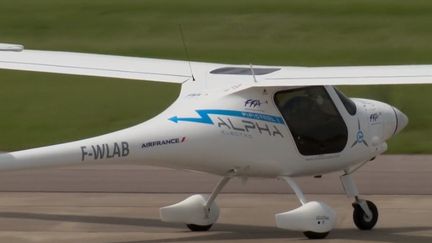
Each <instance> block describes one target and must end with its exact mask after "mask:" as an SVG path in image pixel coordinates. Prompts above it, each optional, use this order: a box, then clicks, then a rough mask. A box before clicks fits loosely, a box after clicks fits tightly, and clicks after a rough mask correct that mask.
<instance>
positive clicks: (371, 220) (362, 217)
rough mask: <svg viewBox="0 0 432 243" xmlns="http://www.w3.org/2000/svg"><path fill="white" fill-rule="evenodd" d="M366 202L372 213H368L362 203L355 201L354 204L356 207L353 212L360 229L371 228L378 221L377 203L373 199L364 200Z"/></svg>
mask: <svg viewBox="0 0 432 243" xmlns="http://www.w3.org/2000/svg"><path fill="white" fill-rule="evenodd" d="M364 203H366V204H367V207H368V208H369V211H370V215H368V214H367V213H366V212H365V211H364V210H363V208H362V207H361V205H360V203H357V202H354V203H353V204H352V205H353V208H354V212H353V220H354V224H355V225H356V226H357V228H359V229H360V230H371V229H372V228H373V227H374V226H375V224H376V223H377V221H378V209H377V207H376V205H375V204H374V203H373V202H371V201H364Z"/></svg>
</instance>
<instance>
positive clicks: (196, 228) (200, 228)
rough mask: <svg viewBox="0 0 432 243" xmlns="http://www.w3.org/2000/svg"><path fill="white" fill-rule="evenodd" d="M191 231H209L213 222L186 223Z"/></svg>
mask: <svg viewBox="0 0 432 243" xmlns="http://www.w3.org/2000/svg"><path fill="white" fill-rule="evenodd" d="M186 226H187V227H188V228H189V229H190V230H191V231H197V232H199V231H208V230H209V229H210V228H211V227H212V226H213V224H209V225H197V224H187V225H186Z"/></svg>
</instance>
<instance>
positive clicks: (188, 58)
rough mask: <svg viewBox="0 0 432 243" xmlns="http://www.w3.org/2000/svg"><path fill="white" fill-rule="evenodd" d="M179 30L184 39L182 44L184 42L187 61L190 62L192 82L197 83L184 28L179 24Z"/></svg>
mask: <svg viewBox="0 0 432 243" xmlns="http://www.w3.org/2000/svg"><path fill="white" fill-rule="evenodd" d="M179 30H180V36H181V39H182V42H183V48H184V51H185V54H186V58H187V61H188V64H189V71H190V74H191V76H192V81H195V77H194V75H193V72H192V64H191V60H190V56H189V51H188V48H187V45H186V41H185V38H184V34H183V27H182V25H181V24H179Z"/></svg>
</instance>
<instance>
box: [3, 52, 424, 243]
mask: <svg viewBox="0 0 432 243" xmlns="http://www.w3.org/2000/svg"><path fill="white" fill-rule="evenodd" d="M0 50H1V51H0V69H14V70H25V71H38V72H51V73H62V74H75V75H87V76H100V77H112V78H123V79H137V80H149V81H158V82H171V83H178V84H181V86H182V88H181V92H180V95H179V97H178V99H177V100H176V101H175V102H174V103H173V104H172V105H171V106H170V107H169V108H168V109H166V110H165V111H163V112H162V113H161V114H159V115H158V116H156V117H155V118H153V119H151V120H149V121H146V122H144V123H141V124H139V125H136V126H134V127H131V128H127V129H124V130H121V131H117V132H114V133H110V134H106V135H103V136H98V137H94V138H89V139H84V140H80V141H76V142H70V143H65V144H59V145H53V146H47V147H42V148H34V149H29V150H23V151H18V152H11V153H4V154H1V155H0V170H15V169H26V168H34V167H43V166H58V165H69V164H84V163H100V162H105V161H118V162H119V163H126V162H139V163H142V164H145V165H152V166H160V167H168V168H177V169H185V170H191V171H200V172H206V173H210V174H215V175H219V176H221V180H220V182H219V183H218V184H217V185H216V186H215V188H214V190H213V191H212V193H211V194H210V195H193V196H191V197H189V198H187V199H185V200H184V201H181V202H179V203H177V204H174V205H171V206H168V207H163V208H161V209H160V216H161V219H162V220H163V221H166V222H181V223H185V224H186V225H187V226H188V227H189V229H190V230H192V231H206V230H209V229H210V227H211V226H212V225H213V224H214V223H216V221H217V219H218V216H219V208H218V207H217V205H216V203H215V199H216V197H217V195H218V194H219V193H220V192H221V190H222V188H223V187H224V186H225V185H226V183H227V182H228V181H229V180H230V179H231V178H233V177H239V178H244V179H245V178H248V177H260V178H279V179H283V180H285V181H286V182H287V183H288V185H289V186H290V187H291V188H292V189H293V191H294V192H295V194H296V196H297V197H298V199H299V201H300V203H301V206H300V207H299V208H297V209H294V210H291V211H288V212H284V213H279V214H276V215H275V217H276V224H277V227H279V228H283V229H288V230H294V231H301V232H304V234H305V235H306V237H308V238H312V239H317V238H325V237H326V236H327V235H328V233H329V232H330V231H331V230H332V229H333V228H334V226H335V222H336V216H335V212H334V211H333V210H332V209H331V208H330V207H329V206H327V205H326V204H324V203H323V202H318V201H308V200H306V198H305V196H304V195H303V193H302V191H301V189H300V188H299V187H298V186H297V184H296V183H295V181H294V179H293V178H295V177H300V176H319V175H322V174H325V173H330V172H337V171H341V172H342V175H341V177H340V179H341V182H342V185H343V188H344V190H345V192H346V194H347V195H348V196H349V197H352V198H353V199H354V203H353V207H354V213H353V219H354V223H355V225H356V226H357V227H358V228H359V229H361V230H370V229H372V228H373V227H374V226H375V224H376V222H377V220H378V210H377V207H376V206H375V205H374V204H373V203H372V202H370V201H366V200H364V199H361V198H360V197H359V192H358V190H357V188H356V185H355V183H354V181H353V179H352V177H351V175H352V173H354V172H355V171H356V170H357V169H359V168H360V167H361V166H363V165H364V164H366V163H367V162H368V161H371V160H373V159H374V158H376V157H377V156H378V155H380V154H382V153H384V152H385V151H386V150H387V143H386V141H387V140H388V139H390V138H391V137H393V136H395V135H396V134H398V133H399V132H400V131H401V130H402V129H403V128H404V127H405V126H406V125H407V123H408V118H407V117H406V116H405V115H404V114H403V113H402V112H401V111H399V110H398V109H397V108H395V107H393V106H391V105H388V104H385V103H382V102H379V101H374V100H367V99H350V98H348V97H346V96H345V95H344V94H342V93H341V92H340V91H338V90H337V89H336V88H335V87H333V85H377V84H387V85H388V84H430V83H432V65H430V66H428V65H404V66H358V67H348V66H347V67H310V68H309V67H277V66H252V65H230V64H216V63H201V62H188V61H174V60H161V59H150V58H136V57H120V56H111V55H97V54H84V53H70V52H52V51H37V50H25V49H24V48H23V46H21V45H14V44H1V45H0ZM161 95H162V94H161Z"/></svg>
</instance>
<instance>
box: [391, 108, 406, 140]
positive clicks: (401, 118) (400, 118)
mask: <svg viewBox="0 0 432 243" xmlns="http://www.w3.org/2000/svg"><path fill="white" fill-rule="evenodd" d="M393 110H394V113H395V116H396V128H395V132H394V134H398V133H399V132H400V131H402V130H403V129H404V128H405V127H406V126H407V125H408V117H407V116H406V115H405V114H404V113H403V112H402V111H400V110H399V109H397V108H395V107H393Z"/></svg>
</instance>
